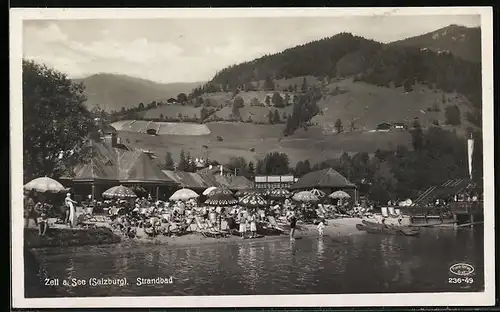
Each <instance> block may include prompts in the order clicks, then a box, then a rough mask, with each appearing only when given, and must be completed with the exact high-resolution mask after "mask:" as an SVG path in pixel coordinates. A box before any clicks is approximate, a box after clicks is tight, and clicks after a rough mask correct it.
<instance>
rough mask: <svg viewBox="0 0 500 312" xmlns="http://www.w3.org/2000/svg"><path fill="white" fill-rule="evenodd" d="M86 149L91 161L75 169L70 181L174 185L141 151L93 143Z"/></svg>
mask: <svg viewBox="0 0 500 312" xmlns="http://www.w3.org/2000/svg"><path fill="white" fill-rule="evenodd" d="M86 148H88V149H90V152H91V157H90V159H89V161H87V162H85V163H82V164H80V165H78V166H77V167H76V168H75V170H74V176H73V177H72V180H73V181H75V182H78V181H81V182H83V181H98V180H107V181H115V182H120V183H121V182H124V183H126V182H138V183H162V184H163V183H166V184H174V183H175V181H173V180H172V179H170V178H168V177H167V176H165V175H164V174H163V173H162V172H161V170H160V169H159V168H158V167H157V166H156V165H155V163H154V162H153V161H152V160H151V159H150V158H149V157H148V156H147V155H146V154H144V153H143V152H142V151H128V150H122V149H117V148H112V147H110V146H108V145H106V144H103V143H96V142H92V143H90V144H89V146H87V147H86Z"/></svg>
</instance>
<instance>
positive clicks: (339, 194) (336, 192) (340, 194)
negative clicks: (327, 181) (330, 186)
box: [328, 191, 351, 199]
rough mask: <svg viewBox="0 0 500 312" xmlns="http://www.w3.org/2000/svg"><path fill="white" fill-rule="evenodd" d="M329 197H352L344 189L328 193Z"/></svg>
mask: <svg viewBox="0 0 500 312" xmlns="http://www.w3.org/2000/svg"><path fill="white" fill-rule="evenodd" d="M328 197H330V198H333V199H346V198H351V196H350V195H349V194H347V193H346V192H344V191H335V192H333V193H331V194H330V195H328Z"/></svg>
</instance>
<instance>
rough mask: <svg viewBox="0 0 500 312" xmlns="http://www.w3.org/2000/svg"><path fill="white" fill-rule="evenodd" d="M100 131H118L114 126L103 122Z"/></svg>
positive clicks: (106, 132) (108, 132)
mask: <svg viewBox="0 0 500 312" xmlns="http://www.w3.org/2000/svg"><path fill="white" fill-rule="evenodd" d="M101 131H102V133H104V134H112V133H114V134H116V133H117V132H118V131H116V129H115V127H113V126H111V125H108V124H103V125H102V127H101Z"/></svg>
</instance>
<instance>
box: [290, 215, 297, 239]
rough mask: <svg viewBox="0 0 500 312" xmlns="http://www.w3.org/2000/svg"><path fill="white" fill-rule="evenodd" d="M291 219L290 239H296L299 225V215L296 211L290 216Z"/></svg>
mask: <svg viewBox="0 0 500 312" xmlns="http://www.w3.org/2000/svg"><path fill="white" fill-rule="evenodd" d="M288 220H289V221H290V240H295V237H294V236H295V227H296V226H297V217H296V216H295V211H292V212H291V213H290V217H289V218H288Z"/></svg>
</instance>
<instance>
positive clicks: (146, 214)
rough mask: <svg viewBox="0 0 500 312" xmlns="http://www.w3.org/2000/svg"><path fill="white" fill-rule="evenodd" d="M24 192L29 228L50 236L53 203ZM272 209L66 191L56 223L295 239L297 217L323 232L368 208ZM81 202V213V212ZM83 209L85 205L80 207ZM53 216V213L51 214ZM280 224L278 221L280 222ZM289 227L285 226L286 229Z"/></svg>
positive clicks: (280, 205)
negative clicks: (79, 196)
mask: <svg viewBox="0 0 500 312" xmlns="http://www.w3.org/2000/svg"><path fill="white" fill-rule="evenodd" d="M34 195H35V194H32V193H30V192H25V201H24V207H25V226H26V227H28V226H29V224H30V221H31V220H33V221H34V223H35V226H37V227H38V228H39V234H40V235H45V233H46V231H47V228H48V225H49V223H48V215H49V212H50V211H54V210H58V209H54V206H52V205H50V204H48V203H45V202H44V200H43V199H41V200H37V201H35V198H36V196H34ZM268 203H269V205H268V206H267V207H259V208H249V207H244V206H242V205H234V206H229V207H222V206H206V205H203V204H200V201H198V200H196V199H191V200H188V201H176V202H172V201H160V200H158V201H154V200H153V199H152V198H151V196H150V195H149V196H147V197H141V198H134V199H109V200H102V201H98V200H96V199H93V198H92V196H91V195H89V196H88V197H87V198H85V199H84V200H82V201H81V202H80V203H77V201H75V200H73V199H72V198H71V194H70V193H67V194H66V197H65V199H64V201H63V204H62V205H61V206H60V207H61V209H59V212H58V213H56V219H57V221H56V222H55V223H58V224H64V225H66V226H67V227H69V228H72V227H77V226H82V225H83V226H85V225H86V224H89V223H92V222H89V220H90V219H92V218H93V216H94V215H96V214H97V215H101V216H106V218H105V220H106V221H105V223H106V225H107V226H110V227H111V228H112V229H113V230H115V231H117V232H119V233H121V234H123V235H125V236H127V237H130V238H135V237H139V238H140V237H154V236H157V235H166V236H172V235H182V234H184V233H187V232H189V231H191V229H192V228H195V229H199V230H206V231H207V232H208V233H217V232H220V233H231V234H234V235H239V236H240V237H241V238H255V237H258V236H261V235H265V234H266V233H271V232H273V233H276V232H279V233H284V232H289V234H290V238H291V239H294V235H295V229H296V228H297V221H298V220H300V221H301V222H305V223H314V224H317V225H318V233H322V232H323V229H324V227H325V226H326V219H328V218H335V217H336V216H351V215H357V214H364V213H366V212H367V211H369V210H370V208H369V207H366V208H365V207H361V206H354V207H352V206H351V207H348V206H347V205H348V204H346V202H343V203H342V204H341V205H327V204H321V203H319V204H317V203H297V202H294V201H292V200H290V199H284V200H275V201H269V202H268ZM77 206H79V209H80V211H78V212H77ZM80 207H81V208H80ZM52 214H53V213H52ZM278 223H279V224H278ZM284 228H286V230H285V229H284Z"/></svg>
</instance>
